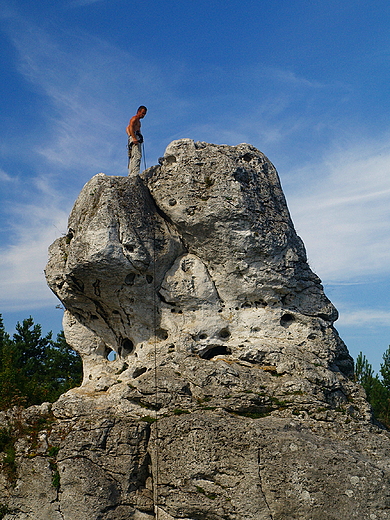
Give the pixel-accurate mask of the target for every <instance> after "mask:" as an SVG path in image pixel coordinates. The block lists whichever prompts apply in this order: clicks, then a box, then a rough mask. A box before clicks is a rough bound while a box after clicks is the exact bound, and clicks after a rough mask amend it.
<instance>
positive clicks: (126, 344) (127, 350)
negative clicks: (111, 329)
mask: <svg viewBox="0 0 390 520" xmlns="http://www.w3.org/2000/svg"><path fill="white" fill-rule="evenodd" d="M121 347H122V350H121V354H122V356H127V355H128V354H131V353H132V351H133V350H134V343H133V342H132V341H131V339H129V338H123V339H122V344H121Z"/></svg>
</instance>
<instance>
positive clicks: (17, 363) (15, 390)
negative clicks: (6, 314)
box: [0, 315, 82, 410]
mask: <svg viewBox="0 0 390 520" xmlns="http://www.w3.org/2000/svg"><path fill="white" fill-rule="evenodd" d="M81 379H82V363H81V359H80V357H79V356H78V355H77V354H76V353H75V352H74V351H73V350H72V349H71V348H70V347H69V345H68V344H67V343H66V340H65V336H64V333H63V332H60V333H59V334H58V335H57V340H56V341H53V339H52V333H51V332H49V333H48V334H47V335H46V336H42V329H41V326H40V325H35V324H34V321H33V319H32V318H31V317H30V318H28V319H26V320H24V321H23V323H22V324H20V323H19V322H18V323H17V325H16V332H15V334H14V335H13V337H12V339H11V338H10V336H9V335H8V334H7V333H6V331H5V329H4V325H3V320H2V317H1V315H0V409H2V410H5V409H7V408H10V407H11V406H14V405H21V406H30V405H32V404H40V403H42V402H44V401H50V402H53V401H55V400H56V399H58V397H59V396H60V395H61V394H62V393H64V392H66V391H67V390H69V389H70V388H72V387H74V386H77V385H79V384H80V382H81Z"/></svg>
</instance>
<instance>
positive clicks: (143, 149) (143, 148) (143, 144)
mask: <svg viewBox="0 0 390 520" xmlns="http://www.w3.org/2000/svg"><path fill="white" fill-rule="evenodd" d="M142 157H143V158H144V170H146V158H145V143H144V142H142Z"/></svg>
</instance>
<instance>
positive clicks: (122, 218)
mask: <svg viewBox="0 0 390 520" xmlns="http://www.w3.org/2000/svg"><path fill="white" fill-rule="evenodd" d="M46 276H47V280H48V283H49V286H50V287H51V289H52V290H53V291H54V292H55V293H56V294H57V296H58V297H59V298H60V300H61V301H62V302H63V304H64V306H65V308H66V311H65V315H64V331H65V334H66V338H67V341H68V343H69V344H70V345H71V346H72V347H73V348H74V349H75V350H76V351H77V352H79V354H80V355H81V357H82V358H83V366H84V379H83V384H82V385H81V387H80V388H76V389H73V390H71V391H69V392H68V393H67V394H64V395H63V396H61V398H60V399H59V400H58V401H57V402H56V403H54V404H53V405H52V406H51V407H50V406H49V405H42V406H41V407H33V408H31V409H28V410H26V411H24V412H23V413H22V414H21V415H20V413H19V415H18V413H17V412H16V411H10V412H8V413H6V414H3V415H2V417H0V422H1V424H0V426H3V427H5V428H6V429H7V428H11V430H10V431H12V432H13V435H14V437H15V439H16V438H17V439H18V441H17V442H16V443H15V449H16V459H15V460H16V466H13V467H11V466H10V465H9V463H7V462H3V472H2V476H1V478H0V493H1V498H0V504H1V503H2V504H7V507H8V511H9V512H8V513H7V514H6V515H5V516H4V518H5V520H11V518H12V519H14V518H17V519H18V520H32V519H34V520H37V519H38V520H40V519H42V520H43V519H49V520H51V519H53V520H57V518H58V519H62V520H79V519H80V520H81V519H83V520H85V518H94V519H98V520H124V519H126V520H127V519H129V518H132V519H134V520H151V519H153V518H154V519H156V520H176V519H182V520H200V519H207V520H237V519H240V520H241V519H242V520H244V519H260V520H263V519H264V520H286V519H288V520H294V519H297V520H298V519H299V520H331V519H332V520H333V519H337V520H340V519H341V518H348V519H355V518H356V519H359V520H385V519H390V497H389V492H388V489H389V488H388V483H389V477H390V469H389V462H390V442H389V433H388V432H387V431H385V430H384V429H383V428H381V427H380V426H378V425H375V424H374V423H373V422H372V417H371V411H370V407H369V405H368V403H367V402H366V400H365V396H364V392H363V390H362V389H361V387H360V386H359V385H356V384H355V383H354V382H353V379H351V376H352V370H353V366H352V359H351V358H350V356H349V354H348V351H347V348H346V346H345V345H344V343H343V342H342V340H341V339H340V338H339V336H338V334H337V331H336V330H335V328H334V326H333V323H334V321H335V319H336V318H337V311H336V310H335V309H334V307H333V306H332V304H331V303H330V302H329V300H328V299H327V298H326V296H325V294H324V291H323V288H322V286H321V282H320V280H319V279H318V277H317V276H316V275H315V274H314V273H313V272H312V271H311V269H310V268H309V266H308V264H307V261H306V254H305V249H304V246H303V244H302V241H301V240H300V238H299V237H298V236H297V234H296V232H295V230H294V226H293V223H292V221H291V218H290V215H289V212H288V208H287V205H286V202H285V199H284V195H283V192H282V189H281V186H280V183H279V179H278V176H277V173H276V171H275V168H274V167H273V165H272V164H271V163H270V162H269V160H268V159H267V158H266V157H265V156H264V155H263V154H262V153H261V152H259V151H258V150H256V149H255V148H254V147H253V146H250V145H247V144H241V145H238V146H235V147H230V146H217V145H211V144H207V143H200V142H198V143H194V142H193V141H191V140H189V139H182V140H180V141H174V142H173V143H171V144H170V145H169V146H168V148H167V150H166V153H165V155H164V157H163V158H162V159H161V161H160V165H159V166H155V167H152V168H150V169H149V170H147V171H146V172H144V173H143V174H142V175H141V177H140V178H134V179H133V178H123V177H107V176H106V175H104V174H99V175H97V176H95V177H93V178H92V179H91V180H90V181H89V182H88V183H87V184H86V186H85V187H84V188H83V190H82V192H81V194H80V196H79V198H78V200H77V202H76V204H75V206H74V208H73V210H72V213H71V215H70V218H69V232H68V234H67V236H65V237H62V238H60V239H58V240H57V241H56V242H55V243H54V244H53V245H52V246H51V248H50V257H49V262H48V265H47V268H46ZM110 353H111V355H110ZM113 353H115V359H112V357H113ZM42 420H44V421H46V423H45V424H44V425H43V424H42ZM10 425H11V426H10ZM7 464H8V465H7ZM11 470H12V471H11ZM38 473H39V475H40V478H39V479H34V475H36V474H38Z"/></svg>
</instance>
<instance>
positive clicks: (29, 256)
mask: <svg viewBox="0 0 390 520" xmlns="http://www.w3.org/2000/svg"><path fill="white" fill-rule="evenodd" d="M36 186H37V191H36V192H34V191H33V190H32V189H31V190H30V195H31V198H32V199H34V200H31V202H30V203H24V202H16V201H13V202H12V203H8V204H7V210H8V211H7V225H8V229H9V231H8V244H5V245H3V246H2V247H1V248H0V308H1V311H2V312H5V311H15V310H23V309H31V308H39V307H42V306H44V305H47V304H49V303H53V301H55V297H54V296H53V295H52V293H51V292H50V290H49V289H48V287H47V284H46V281H45V277H44V273H43V270H44V267H45V265H46V262H47V249H48V246H49V245H50V244H51V243H52V242H53V241H54V240H55V239H56V238H58V237H59V236H60V235H61V234H63V233H66V230H67V216H68V215H67V211H64V210H63V209H58V208H59V207H60V206H61V205H63V204H64V200H63V198H62V196H60V195H59V194H56V193H55V191H54V190H53V188H51V187H50V184H49V183H48V182H47V180H46V179H44V178H41V179H38V180H37V182H36Z"/></svg>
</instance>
